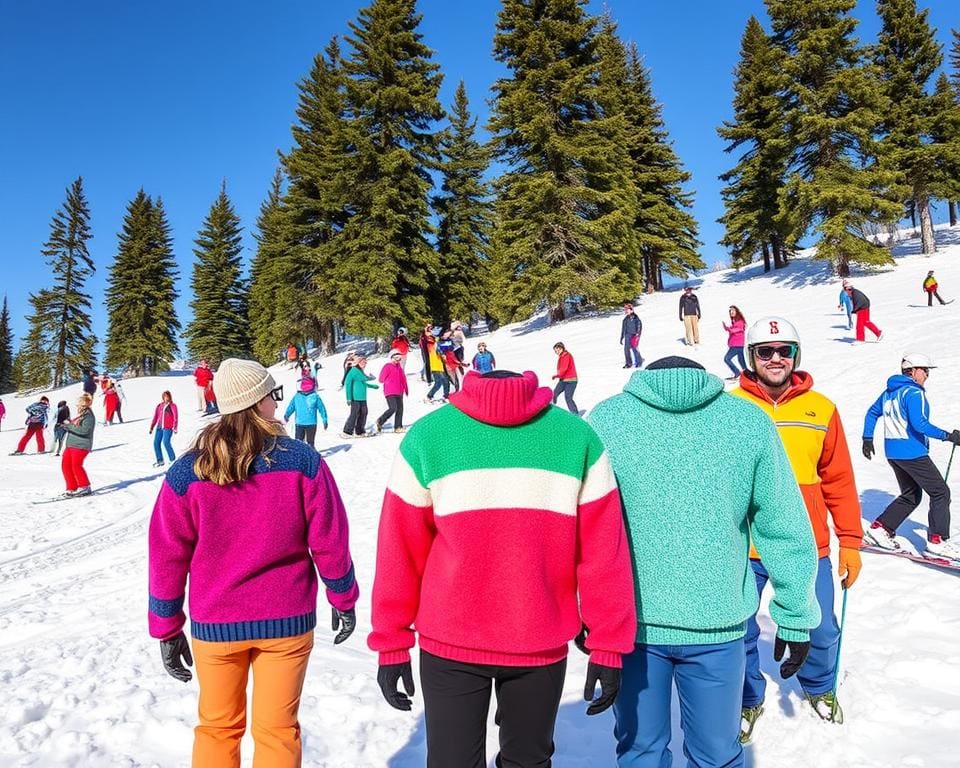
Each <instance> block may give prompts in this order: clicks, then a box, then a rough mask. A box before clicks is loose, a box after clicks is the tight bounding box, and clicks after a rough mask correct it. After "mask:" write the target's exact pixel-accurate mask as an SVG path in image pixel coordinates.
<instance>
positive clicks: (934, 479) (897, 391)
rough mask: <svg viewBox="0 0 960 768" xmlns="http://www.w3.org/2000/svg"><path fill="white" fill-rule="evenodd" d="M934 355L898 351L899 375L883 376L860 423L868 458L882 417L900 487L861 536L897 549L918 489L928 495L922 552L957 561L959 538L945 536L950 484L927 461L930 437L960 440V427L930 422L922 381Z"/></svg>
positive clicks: (889, 460)
mask: <svg viewBox="0 0 960 768" xmlns="http://www.w3.org/2000/svg"><path fill="white" fill-rule="evenodd" d="M936 367H937V366H935V365H934V364H933V360H932V359H931V358H930V357H929V356H928V355H925V354H923V353H921V352H912V353H909V354H906V355H904V356H903V360H901V362H900V371H901V372H900V374H899V375H897V376H891V377H890V378H889V379H887V388H886V390H885V391H884V392H883V393H882V394H881V395H880V397H878V398H877V399H876V401H875V402H874V403H873V405H871V406H870V408H869V409H868V410H867V415H866V418H865V419H864V422H863V455H864V456H865V457H866V458H868V459H872V458H873V454H874V453H875V451H874V447H873V432H874V429H875V428H876V425H877V422H878V421H879V420H880V419H883V433H884V439H883V453H884V455H885V456H886V457H887V463H888V464H889V465H890V467H891V468H892V469H893V474H894V476H895V477H896V479H897V485H899V486H900V495H899V496H898V497H897V498H895V499H894V500H893V501H892V502H890V504H888V505H887V508H886V509H885V510H883V512H881V513H880V516H879V517H878V518H877V519H876V520H874V521H873V522H872V523H871V524H870V527H869V528H868V529H867V531H866V534H865V536H866V539H867V541H868V542H869V543H870V544H873V545H875V546H878V547H882V548H883V549H899V548H900V544H899V543H898V542H897V540H896V539H895V538H894V537H895V536H896V532H897V528H899V527H900V525H901V524H902V523H903V521H904V520H906V519H907V518H908V517H910V513H911V512H913V510H915V509H916V508H917V507H918V506H919V504H920V499H921V498H923V494H924V493H926V494H927V495H928V496H929V497H930V513H929V517H928V525H927V549H926V551H927V553H928V554H929V555H931V556H934V557H946V558H949V559H951V560H960V543H958V542H956V541H954V540H953V539H951V538H950V489H949V488H948V487H947V484H946V482H944V479H943V477H942V476H941V474H940V472H939V470H938V469H937V468H936V466H935V465H934V463H933V461H931V460H930V438H933V439H934V440H946V441H948V442H951V443H953V445H954V446H957V445H960V430H957V429H954V430H952V431H950V432H948V431H947V430H945V429H941V428H940V427H937V426H934V425H933V424H931V423H930V404H929V403H928V402H927V395H926V391H925V390H924V384H926V382H927V379H928V378H929V376H930V371H931V370H932V369H934V368H936Z"/></svg>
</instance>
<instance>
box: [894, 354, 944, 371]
mask: <svg viewBox="0 0 960 768" xmlns="http://www.w3.org/2000/svg"><path fill="white" fill-rule="evenodd" d="M936 367H937V366H936V365H934V364H933V358H932V357H930V355H925V354H924V353H923V352H908V353H907V354H905V355H904V356H903V360H901V361H900V370H901V371H909V370H911V369H913V368H936Z"/></svg>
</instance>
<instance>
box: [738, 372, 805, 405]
mask: <svg viewBox="0 0 960 768" xmlns="http://www.w3.org/2000/svg"><path fill="white" fill-rule="evenodd" d="M740 388H741V389H742V390H743V391H744V392H748V393H749V394H751V395H753V396H754V397H755V398H757V400H763V401H764V402H767V403H771V404H775V405H783V404H784V403H786V402H787V401H789V400H793V398H795V397H797V395H802V394H803V393H804V392H809V391H810V390H811V389H813V376H811V375H810V374H809V373H807V372H806V371H794V372H793V373H791V374H790V388H789V389H787V391H786V392H784V393H783V394H782V395H780V399H779V400H777V401H776V403H774V401H773V398H772V397H770V395H769V393H768V392H767V391H766V390H765V389H764V388H763V387H761V386H760V383H759V382H758V381H757V374H756V373H754V372H753V371H743V372H742V373H741V374H740Z"/></svg>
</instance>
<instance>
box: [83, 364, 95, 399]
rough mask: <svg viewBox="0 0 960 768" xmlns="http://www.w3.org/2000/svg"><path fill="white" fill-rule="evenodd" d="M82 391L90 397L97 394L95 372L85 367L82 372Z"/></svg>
mask: <svg viewBox="0 0 960 768" xmlns="http://www.w3.org/2000/svg"><path fill="white" fill-rule="evenodd" d="M83 391H84V392H86V393H87V394H88V395H90V397H93V396H94V395H96V394H97V372H96V371H94V370H91V369H89V368H88V369H87V370H86V371H85V372H84V374H83Z"/></svg>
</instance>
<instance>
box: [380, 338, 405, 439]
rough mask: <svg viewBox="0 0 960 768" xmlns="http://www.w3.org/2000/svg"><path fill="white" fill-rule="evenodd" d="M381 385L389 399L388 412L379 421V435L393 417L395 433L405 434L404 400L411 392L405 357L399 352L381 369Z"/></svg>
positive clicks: (391, 356)
mask: <svg viewBox="0 0 960 768" xmlns="http://www.w3.org/2000/svg"><path fill="white" fill-rule="evenodd" d="M380 383H381V384H383V395H384V397H386V398H387V410H385V411H384V412H383V413H381V414H380V417H379V418H378V419H377V422H376V429H377V433H380V432H382V431H383V425H384V424H386V423H387V419H389V418H390V417H391V416H393V431H394V432H403V398H404V397H406V396H407V395H408V394H409V393H410V390H409V389H408V388H407V374H406V373H404V370H403V356H402V355H401V354H400V353H399V352H398V351H396V350H394V352H393V353H392V354H391V355H390V362H389V363H387V364H386V365H385V366H383V368H381V369H380Z"/></svg>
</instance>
